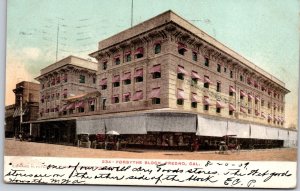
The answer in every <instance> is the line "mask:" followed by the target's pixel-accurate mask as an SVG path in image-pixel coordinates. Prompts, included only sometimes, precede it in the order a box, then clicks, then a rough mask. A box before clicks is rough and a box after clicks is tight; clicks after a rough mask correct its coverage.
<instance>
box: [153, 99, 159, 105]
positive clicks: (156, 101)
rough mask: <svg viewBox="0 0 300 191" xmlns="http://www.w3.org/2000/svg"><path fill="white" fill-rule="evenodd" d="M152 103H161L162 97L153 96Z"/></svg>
mask: <svg viewBox="0 0 300 191" xmlns="http://www.w3.org/2000/svg"><path fill="white" fill-rule="evenodd" d="M152 104H153V105H157V104H160V98H152Z"/></svg>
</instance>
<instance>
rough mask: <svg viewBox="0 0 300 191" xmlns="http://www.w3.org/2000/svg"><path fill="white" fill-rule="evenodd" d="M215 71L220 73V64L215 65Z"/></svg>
mask: <svg viewBox="0 0 300 191" xmlns="http://www.w3.org/2000/svg"><path fill="white" fill-rule="evenodd" d="M217 72H219V73H221V65H220V64H218V65H217Z"/></svg>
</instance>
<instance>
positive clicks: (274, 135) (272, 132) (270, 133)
mask: <svg viewBox="0 0 300 191" xmlns="http://www.w3.org/2000/svg"><path fill="white" fill-rule="evenodd" d="M266 130H267V137H266V138H267V139H274V140H276V139H278V129H277V128H272V127H266Z"/></svg>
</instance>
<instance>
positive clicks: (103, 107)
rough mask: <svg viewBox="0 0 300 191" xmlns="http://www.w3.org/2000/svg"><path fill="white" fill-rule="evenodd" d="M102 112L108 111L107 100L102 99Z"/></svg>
mask: <svg viewBox="0 0 300 191" xmlns="http://www.w3.org/2000/svg"><path fill="white" fill-rule="evenodd" d="M102 110H106V99H105V98H103V99H102Z"/></svg>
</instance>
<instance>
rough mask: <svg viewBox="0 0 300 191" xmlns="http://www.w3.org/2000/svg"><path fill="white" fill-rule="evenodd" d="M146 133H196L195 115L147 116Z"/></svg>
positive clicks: (165, 114) (155, 114) (154, 114)
mask: <svg viewBox="0 0 300 191" xmlns="http://www.w3.org/2000/svg"><path fill="white" fill-rule="evenodd" d="M146 127H147V131H148V132H149V131H150V132H180V133H195V132H196V115H193V114H183V113H153V114H147V121H146Z"/></svg>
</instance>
